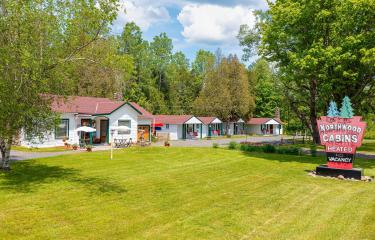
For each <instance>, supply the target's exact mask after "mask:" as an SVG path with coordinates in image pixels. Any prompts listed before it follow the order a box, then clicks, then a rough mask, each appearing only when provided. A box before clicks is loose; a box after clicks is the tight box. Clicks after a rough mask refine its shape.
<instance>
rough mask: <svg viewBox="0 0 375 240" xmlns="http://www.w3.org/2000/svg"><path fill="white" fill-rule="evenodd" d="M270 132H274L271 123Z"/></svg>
mask: <svg viewBox="0 0 375 240" xmlns="http://www.w3.org/2000/svg"><path fill="white" fill-rule="evenodd" d="M270 134H273V125H272V124H271V125H270Z"/></svg>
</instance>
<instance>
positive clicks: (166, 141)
mask: <svg viewBox="0 0 375 240" xmlns="http://www.w3.org/2000/svg"><path fill="white" fill-rule="evenodd" d="M164 146H165V147H169V146H171V144H170V143H169V134H168V136H167V139H166V140H165V141H164Z"/></svg>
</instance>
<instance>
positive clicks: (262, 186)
mask: <svg viewBox="0 0 375 240" xmlns="http://www.w3.org/2000/svg"><path fill="white" fill-rule="evenodd" d="M108 157H109V156H108V152H93V153H82V154H75V155H69V156H67V155H64V156H61V157H54V158H47V159H39V160H32V161H24V162H18V163H16V164H14V165H13V170H12V172H10V173H0V203H1V211H0V239H16V238H17V239H375V231H374V229H375V184H374V183H364V182H351V181H340V180H334V179H326V178H319V177H317V178H313V177H310V176H308V175H307V172H306V171H308V170H312V169H314V168H315V166H316V165H318V164H320V163H322V162H323V161H324V158H323V157H322V158H312V157H306V156H288V155H277V154H269V155H266V154H256V153H254V154H251V155H247V154H244V153H242V152H240V151H236V150H227V149H213V148H205V149H203V148H200V149H199V148H188V149H186V148H185V149H184V148H157V147H154V148H131V149H126V150H117V151H115V158H114V160H112V161H111V160H109V159H108ZM356 165H357V166H360V167H363V168H365V173H366V174H367V175H375V161H369V160H357V161H356Z"/></svg>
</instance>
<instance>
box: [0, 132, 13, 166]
mask: <svg viewBox="0 0 375 240" xmlns="http://www.w3.org/2000/svg"><path fill="white" fill-rule="evenodd" d="M11 146H12V139H8V140H6V141H4V143H3V147H2V148H1V157H2V164H1V166H0V167H1V169H3V171H9V170H10V165H9V160H10V149H11Z"/></svg>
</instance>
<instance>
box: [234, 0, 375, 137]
mask: <svg viewBox="0 0 375 240" xmlns="http://www.w3.org/2000/svg"><path fill="white" fill-rule="evenodd" d="M374 12H375V1H373V0H370V1H369V0H350V1H340V0H325V1H318V0H313V1H304V0H276V1H275V2H274V3H270V4H269V10H267V11H265V12H258V13H257V16H258V23H257V24H256V27H255V28H254V29H251V31H250V30H249V28H244V27H243V28H242V32H240V34H239V35H240V40H241V41H242V42H241V43H242V45H243V46H244V47H245V48H246V49H253V47H254V46H257V45H258V46H259V54H260V55H262V56H263V57H265V58H266V59H267V60H269V61H271V62H275V63H276V64H277V65H276V66H277V68H278V69H279V72H280V76H281V80H282V83H283V86H284V94H285V97H286V98H287V100H288V102H289V105H290V107H291V108H292V109H293V111H294V112H295V114H296V115H297V116H298V118H299V119H300V121H301V122H302V123H303V124H304V125H305V126H306V128H308V129H310V130H311V133H312V135H313V138H314V141H315V142H319V133H318V129H317V124H316V119H317V117H318V116H319V115H323V114H324V112H325V103H326V102H328V101H329V100H330V99H334V100H336V101H338V100H340V99H341V98H342V97H343V96H344V95H347V96H349V97H350V98H351V99H352V103H353V105H354V106H355V108H356V109H358V111H359V112H362V114H364V113H366V112H373V111H374V108H375V105H374V100H373V99H374V97H375V91H374V88H375V78H374V72H375V71H374V69H375V65H374V52H375V50H374V46H375V31H374V25H375V24H374V23H375V18H374ZM248 52H249V51H248Z"/></svg>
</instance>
